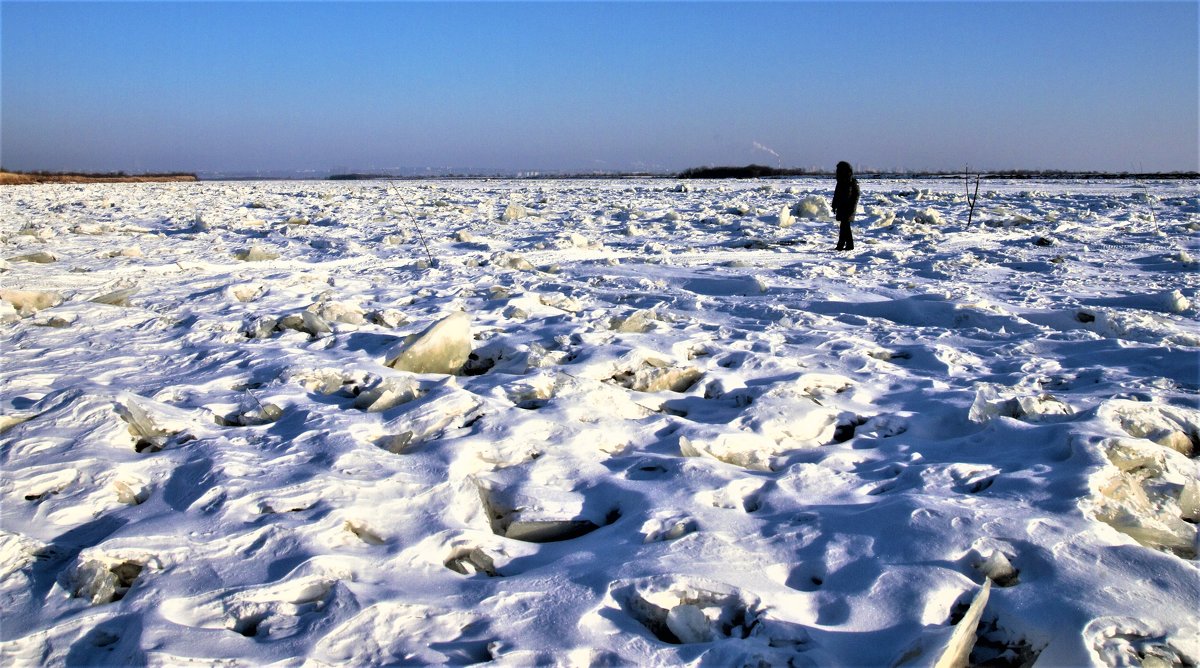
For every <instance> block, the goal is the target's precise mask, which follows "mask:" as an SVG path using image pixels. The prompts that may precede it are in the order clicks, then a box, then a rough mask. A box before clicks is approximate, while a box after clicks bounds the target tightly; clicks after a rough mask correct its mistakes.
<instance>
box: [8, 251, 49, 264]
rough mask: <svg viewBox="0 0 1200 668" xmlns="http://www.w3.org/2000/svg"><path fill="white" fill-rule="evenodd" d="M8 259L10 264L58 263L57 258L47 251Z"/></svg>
mask: <svg viewBox="0 0 1200 668" xmlns="http://www.w3.org/2000/svg"><path fill="white" fill-rule="evenodd" d="M8 259H9V261H10V262H33V263H35V264H50V263H51V262H57V261H58V258H57V257H55V256H54V253H51V252H49V251H37V252H36V253H26V254H25V255H18V256H16V257H10V258H8Z"/></svg>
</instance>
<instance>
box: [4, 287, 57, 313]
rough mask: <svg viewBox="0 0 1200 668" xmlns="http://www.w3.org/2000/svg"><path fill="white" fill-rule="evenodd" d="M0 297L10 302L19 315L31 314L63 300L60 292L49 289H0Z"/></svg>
mask: <svg viewBox="0 0 1200 668" xmlns="http://www.w3.org/2000/svg"><path fill="white" fill-rule="evenodd" d="M0 299H3V300H4V301H6V302H8V303H9V304H12V305H13V307H15V308H16V309H17V311H18V312H20V314H21V315H32V314H34V313H37V312H38V311H40V310H42V309H47V308H51V307H53V306H58V305H59V304H61V303H62V302H63V296H62V295H61V294H59V293H57V292H54V291H50V290H0Z"/></svg>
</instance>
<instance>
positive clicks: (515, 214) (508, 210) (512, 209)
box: [501, 202, 529, 222]
mask: <svg viewBox="0 0 1200 668" xmlns="http://www.w3.org/2000/svg"><path fill="white" fill-rule="evenodd" d="M528 215H529V210H528V209H526V208H525V207H523V206H521V205H520V204H517V203H516V202H510V203H509V205H508V206H506V207H505V208H504V215H503V216H501V219H502V220H504V221H505V222H510V221H513V220H517V219H518V218H524V217H526V216H528Z"/></svg>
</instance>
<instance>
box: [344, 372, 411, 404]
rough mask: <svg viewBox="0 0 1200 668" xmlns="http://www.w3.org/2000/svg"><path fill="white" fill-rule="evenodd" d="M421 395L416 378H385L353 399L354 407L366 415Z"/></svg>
mask: <svg viewBox="0 0 1200 668" xmlns="http://www.w3.org/2000/svg"><path fill="white" fill-rule="evenodd" d="M339 387H340V385H339ZM422 394H424V392H422V390H421V384H420V383H419V382H418V381H417V379H416V378H413V377H411V376H401V377H398V378H385V379H384V380H383V381H382V382H380V383H379V384H378V385H376V386H375V387H373V388H371V389H369V390H367V391H365V392H363V393H362V394H360V395H358V396H357V397H355V399H354V407H355V408H358V409H361V410H364V411H367V412H368V413H378V412H380V411H386V410H387V409H389V408H393V407H395V406H399V405H400V404H404V403H408V402H410V401H412V400H413V399H416V398H418V397H420V396H421V395H422Z"/></svg>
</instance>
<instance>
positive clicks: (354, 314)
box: [305, 302, 367, 325]
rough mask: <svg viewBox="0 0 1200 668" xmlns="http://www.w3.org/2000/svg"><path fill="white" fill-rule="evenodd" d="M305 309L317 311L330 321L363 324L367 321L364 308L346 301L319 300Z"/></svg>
mask: <svg viewBox="0 0 1200 668" xmlns="http://www.w3.org/2000/svg"><path fill="white" fill-rule="evenodd" d="M305 310H306V311H310V312H312V313H316V314H317V315H319V316H320V317H321V318H322V319H323V320H325V321H329V322H342V323H346V324H347V325H362V324H364V323H366V321H367V320H366V317H365V315H364V314H363V311H362V309H360V308H358V307H357V306H354V305H353V304H346V303H344V302H318V303H316V304H313V305H311V306H309V307H308V308H307V309H305Z"/></svg>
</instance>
